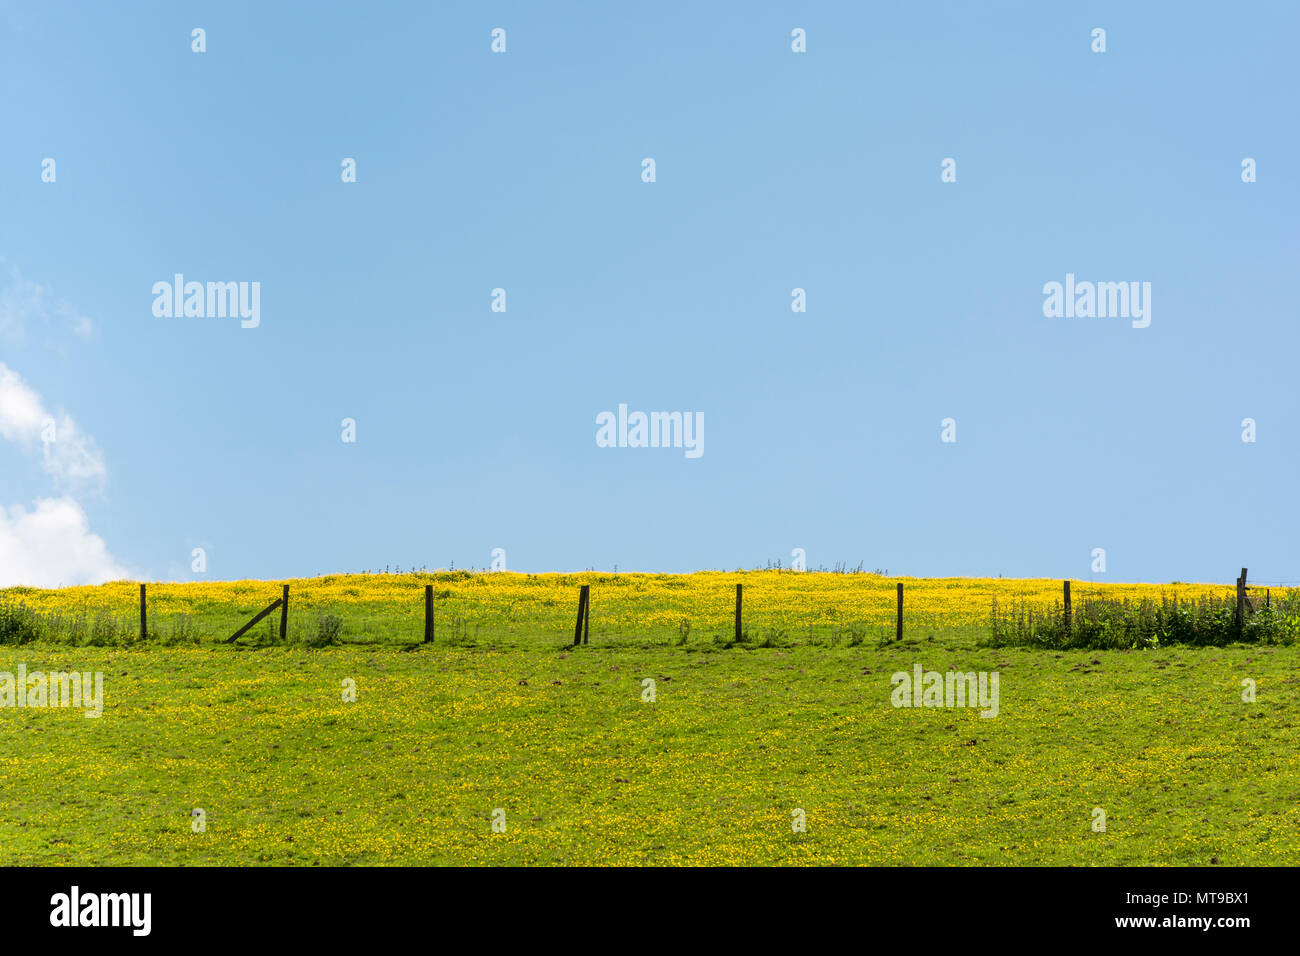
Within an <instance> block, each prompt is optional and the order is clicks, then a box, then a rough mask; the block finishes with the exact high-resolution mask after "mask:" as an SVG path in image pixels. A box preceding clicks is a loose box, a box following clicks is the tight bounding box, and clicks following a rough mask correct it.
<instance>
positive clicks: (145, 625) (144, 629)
mask: <svg viewBox="0 0 1300 956" xmlns="http://www.w3.org/2000/svg"><path fill="white" fill-rule="evenodd" d="M148 636H149V613H148V611H146V610H145V599H144V585H143V584H141V585H140V640H142V641H143V640H147V639H148Z"/></svg>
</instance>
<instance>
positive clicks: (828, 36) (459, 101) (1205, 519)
mask: <svg viewBox="0 0 1300 956" xmlns="http://www.w3.org/2000/svg"><path fill="white" fill-rule="evenodd" d="M331 7H333V8H335V9H333V10H331V9H329V8H331ZM1298 11H1300V5H1297V4H1295V3H1291V2H1276V3H1251V2H1246V3H1237V4H1222V5H1217V6H1211V5H1201V4H1195V3H1159V4H1156V3H1151V4H1146V3H1144V4H1134V3H1121V2H1115V3H1080V4H1069V5H1067V4H1056V3H1038V2H1026V3H972V4H962V3H951V4H934V3H923V2H918V3H899V4H865V3H852V2H843V3H813V4H804V3H752V2H746V3H740V2H737V3H725V4H724V3H708V4H701V3H667V2H659V3H653V4H630V3H626V4H624V3H619V4H615V3H608V4H597V3H564V2H556V3H546V4H539V3H437V4H434V3H411V4H400V3H375V4H347V5H341V4H340V5H332V4H331V5H327V4H322V5H319V6H317V5H311V6H307V5H296V6H291V5H290V4H270V3H264V2H256V3H253V2H249V3H244V2H234V3H231V2H223V3H215V2H213V3H171V2H167V3H162V2H159V3H128V4H103V3H90V2H87V3H75V4H74V3H51V4H35V3H21V4H19V3H3V4H0V81H2V82H3V88H4V90H5V91H6V95H5V96H3V97H0V259H2V261H0V585H4V584H12V583H15V582H25V583H37V584H54V583H75V582H78V581H90V580H100V579H103V578H105V577H115V576H130V577H142V578H148V579H151V580H153V579H165V580H173V579H176V580H190V579H200V578H211V579H230V578H242V577H262V578H274V577H287V576H296V575H311V574H317V573H329V572H338V571H360V570H364V569H372V570H373V569H375V568H380V569H382V568H383V567H384V566H385V565H389V566H394V567H395V566H401V567H402V568H409V567H411V566H415V567H421V566H427V567H429V568H434V567H447V566H449V565H451V564H452V563H453V562H454V565H455V566H456V567H458V568H460V567H470V566H477V567H484V566H486V565H488V564H489V563H490V561H491V557H492V549H494V548H502V549H504V551H505V554H506V562H507V566H508V567H509V568H510V569H512V570H522V571H550V570H580V569H584V568H594V569H597V570H611V569H613V568H614V567H615V566H617V567H618V569H620V570H653V571H689V570H695V569H700V568H728V569H731V568H737V567H754V566H756V565H761V564H764V563H766V562H768V561H780V562H781V563H783V564H786V565H788V564H789V563H790V561H791V552H792V549H795V548H802V549H804V551H805V552H806V555H807V562H808V565H809V567H817V566H819V565H827V566H831V565H833V564H835V563H836V562H847V563H849V564H850V565H853V566H856V565H857V564H858V563H859V562H862V563H863V564H864V566H865V567H866V568H867V569H868V570H870V569H873V568H882V569H888V570H889V571H890V573H893V574H899V573H902V574H917V575H981V576H983V575H989V576H994V575H999V574H1002V575H1008V576H1050V577H1074V578H1078V579H1085V580H1086V579H1088V578H1096V579H1099V580H1107V579H1109V580H1141V581H1168V580H1185V581H1210V580H1214V581H1225V582H1227V581H1231V580H1232V579H1233V578H1234V577H1235V576H1236V573H1237V571H1238V570H1239V569H1240V567H1241V566H1243V565H1246V566H1249V567H1250V568H1251V577H1252V578H1255V579H1259V580H1273V581H1284V580H1300V547H1298V546H1297V543H1296V542H1297V540H1300V519H1298V518H1297V507H1296V501H1297V478H1298V477H1300V451H1298V450H1297V449H1298V448H1300V407H1298V406H1300V403H1298V402H1297V369H1298V368H1300V364H1298V363H1300V358H1298V356H1300V331H1297V320H1298V319H1300V309H1298V307H1297V261H1298V258H1297V257H1298V254H1300V231H1298V229H1297V222H1298V221H1300V220H1298V218H1297V212H1298V211H1300V202H1298V200H1300V187H1298V185H1297V176H1296V167H1297V163H1300V151H1298V150H1297V146H1300V133H1298V132H1297V118H1298V111H1297V108H1296V96H1297V90H1300V69H1298V68H1297V54H1296V41H1297V36H1298V28H1300V12H1298ZM196 27H198V28H202V29H203V30H205V31H206V34H205V41H206V52H204V53H195V52H193V50H192V44H193V40H192V30H193V29H194V28H196ZM494 28H501V29H504V30H505V31H506V33H505V43H506V50H505V52H504V53H494V52H493V51H492V49H491V45H492V42H493V40H492V31H493V30H494ZM796 28H800V29H802V30H804V31H805V32H806V46H807V50H806V52H804V53H796V52H794V51H793V50H792V48H791V47H792V42H793V41H792V37H791V33H792V31H793V30H795V29H796ZM1094 28H1102V29H1104V30H1105V31H1106V32H1105V43H1106V49H1105V52H1104V53H1098V52H1094V51H1093V49H1092V47H1093V46H1094V40H1093V37H1092V31H1093V30H1094ZM346 158H352V159H354V160H355V162H356V182H343V173H342V164H343V161H344V160H345V159H346ZM646 158H652V159H653V160H654V161H655V181H654V182H645V181H643V160H644V159H646ZM946 158H952V159H954V160H955V162H956V182H943V181H941V173H942V163H943V161H944V160H945V159H946ZM1246 158H1251V159H1254V160H1255V162H1256V176H1257V181H1256V182H1252V183H1246V182H1243V181H1242V172H1243V169H1242V161H1243V159H1246ZM46 159H53V160H54V161H55V166H54V181H53V182H45V181H43V172H44V171H45V166H44V164H43V161H44V160H46ZM176 273H182V274H183V275H184V276H185V278H186V280H187V281H199V282H204V283H206V282H217V281H221V282H225V281H232V282H249V283H251V282H257V283H260V286H259V289H260V312H259V319H260V323H259V324H258V325H257V327H256V328H242V327H241V323H240V320H239V319H237V318H235V319H231V318H212V317H207V318H198V317H190V318H186V317H179V318H166V317H158V316H156V315H155V314H154V305H155V295H154V293H153V291H152V290H153V287H154V284H155V283H158V282H167V283H170V282H171V281H172V277H173V276H174V275H175V274H176ZM1067 273H1068V274H1072V275H1074V276H1075V277H1076V280H1077V281H1079V282H1083V281H1097V282H1125V283H1128V282H1137V283H1139V286H1140V284H1141V283H1150V290H1151V291H1150V299H1149V306H1150V313H1149V318H1150V325H1149V326H1148V327H1146V328H1134V327H1133V324H1132V322H1130V320H1129V319H1127V318H1116V317H1105V318H1103V317H1097V318H1078V317H1074V318H1065V317H1048V316H1046V315H1044V302H1045V299H1046V296H1045V294H1044V291H1043V290H1044V286H1045V285H1046V284H1047V283H1049V282H1053V281H1055V282H1060V283H1062V284H1064V283H1065V281H1066V275H1067ZM250 288H251V286H250ZM498 288H499V289H504V290H505V292H506V300H505V301H506V311H504V312H494V311H493V310H492V302H493V290H494V289H498ZM796 288H801V289H804V290H805V293H806V305H807V310H806V311H805V312H795V311H792V302H793V301H794V300H793V298H792V290H794V289H796ZM620 404H626V405H627V406H628V408H629V409H630V410H632V411H635V410H643V411H647V412H648V411H680V412H690V413H698V414H699V415H701V416H702V418H703V421H704V436H703V439H704V440H703V445H702V450H703V453H702V454H701V455H699V457H696V458H690V457H687V455H686V454H685V453H684V449H682V448H633V447H599V446H598V444H597V441H596V433H597V427H596V418H597V416H598V415H599V414H600V413H601V412H604V411H610V412H615V413H617V409H618V406H619V405H620ZM693 417H694V416H692V418H693ZM947 418H951V419H953V420H954V422H955V435H956V441H955V442H945V441H943V440H942V438H943V434H942V432H943V429H942V425H941V423H942V422H943V420H944V419H947ZM1246 418H1251V419H1253V420H1254V421H1255V438H1256V440H1255V441H1254V442H1246V441H1243V440H1242V438H1243V430H1244V429H1243V424H1242V422H1243V420H1244V419H1246ZM344 419H353V420H354V421H355V423H356V428H355V438H356V440H355V442H346V441H344V440H343V438H344V430H343V426H342V422H343V420H344ZM50 421H53V422H54V423H55V426H56V428H55V433H54V434H55V437H54V440H53V441H47V440H46V438H47V437H48V436H46V435H45V434H44V432H43V431H42V428H43V426H44V425H45V424H47V423H48V422H50ZM195 548H202V549H204V552H205V554H206V558H207V570H206V571H205V572H204V573H203V574H196V573H194V572H193V571H192V558H191V555H192V553H193V549H195ZM1095 548H1104V549H1105V552H1106V570H1105V573H1104V574H1102V573H1098V572H1095V571H1094V570H1093V561H1094V558H1093V549H1095Z"/></svg>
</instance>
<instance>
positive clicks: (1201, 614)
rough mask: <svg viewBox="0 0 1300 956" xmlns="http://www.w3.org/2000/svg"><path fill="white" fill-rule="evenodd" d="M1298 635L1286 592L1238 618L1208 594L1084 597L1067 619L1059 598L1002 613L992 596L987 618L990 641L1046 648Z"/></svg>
mask: <svg viewBox="0 0 1300 956" xmlns="http://www.w3.org/2000/svg"><path fill="white" fill-rule="evenodd" d="M1297 637H1300V595H1297V594H1295V593H1288V594H1286V595H1284V596H1283V597H1281V598H1280V599H1279V600H1277V601H1270V602H1268V603H1267V604H1264V605H1258V604H1257V606H1256V608H1255V610H1253V611H1252V610H1249V609H1248V610H1247V611H1246V613H1245V615H1244V620H1243V621H1242V623H1241V624H1240V625H1239V624H1238V623H1237V608H1236V601H1235V599H1233V598H1224V597H1218V596H1214V595H1207V596H1205V597H1202V598H1200V599H1198V600H1196V601H1179V600H1177V599H1170V598H1162V599H1161V600H1160V601H1159V602H1157V601H1152V600H1143V601H1138V602H1133V601H1128V600H1124V601H1116V600H1109V599H1105V598H1085V599H1084V600H1081V601H1079V602H1078V603H1077V604H1075V605H1074V606H1073V613H1072V614H1071V616H1070V618H1069V619H1068V620H1067V619H1066V616H1065V608H1064V607H1063V606H1062V605H1061V604H1060V603H1059V602H1057V603H1056V604H1055V605H1054V606H1053V607H1052V608H1051V609H1050V610H1046V611H1045V610H1043V609H1042V608H1041V607H1040V608H1035V607H1033V606H1031V605H1027V604H1024V603H1023V602H1022V603H1020V604H1018V605H1013V606H1011V607H1010V608H1007V609H1006V610H1005V611H1004V610H1001V609H1000V608H999V607H998V604H997V601H996V599H995V600H994V602H993V609H992V613H991V615H990V620H989V637H988V638H987V640H985V641H984V642H983V643H985V644H986V645H988V646H991V647H1040V648H1045V649H1049V650H1069V649H1089V650H1134V649H1142V648H1154V647H1163V646H1167V645H1170V644H1185V645H1190V646H1193V647H1223V646H1225V645H1228V644H1238V643H1241V644H1292V643H1294V642H1295V640H1296V638H1297Z"/></svg>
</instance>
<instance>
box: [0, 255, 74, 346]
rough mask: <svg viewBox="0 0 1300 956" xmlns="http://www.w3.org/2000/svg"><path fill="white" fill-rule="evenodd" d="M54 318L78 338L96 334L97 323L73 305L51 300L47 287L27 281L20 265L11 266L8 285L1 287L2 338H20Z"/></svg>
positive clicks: (0, 329)
mask: <svg viewBox="0 0 1300 956" xmlns="http://www.w3.org/2000/svg"><path fill="white" fill-rule="evenodd" d="M0 262H3V260H2V259H0ZM51 316H54V317H56V318H59V319H61V320H63V321H65V322H67V323H69V324H70V325H71V326H72V331H73V332H75V333H76V334H77V335H81V336H89V335H90V334H92V333H93V331H94V327H95V326H94V323H93V322H92V321H91V320H90V319H89V318H87V317H86V316H84V315H82V314H81V313H80V312H78V311H77V310H76V309H75V308H74V307H73V306H72V305H71V304H70V303H68V302H66V301H64V300H63V299H55V298H52V297H51V296H50V295H49V291H48V290H47V289H46V288H45V286H43V285H41V284H40V283H37V282H32V281H31V280H29V279H24V278H23V274H22V273H21V272H20V271H19V270H18V267H17V266H10V267H9V282H8V284H6V285H4V286H3V287H0V337H3V338H9V339H21V338H23V334H24V333H25V332H26V330H27V327H28V326H29V325H32V324H35V323H36V322H42V323H48V322H49V321H50V317H51Z"/></svg>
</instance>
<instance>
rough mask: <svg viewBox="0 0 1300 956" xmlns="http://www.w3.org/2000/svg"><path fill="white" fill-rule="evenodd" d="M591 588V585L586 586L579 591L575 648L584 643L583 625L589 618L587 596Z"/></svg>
mask: <svg viewBox="0 0 1300 956" xmlns="http://www.w3.org/2000/svg"><path fill="white" fill-rule="evenodd" d="M590 588H591V585H590V584H584V585H583V586H582V587H581V589H580V590H579V591H578V623H577V624H575V625H574V626H573V646H574V647H577V646H578V645H579V644H581V643H582V623H583V621H584V620H586V617H587V595H588V594H589V593H590Z"/></svg>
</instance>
